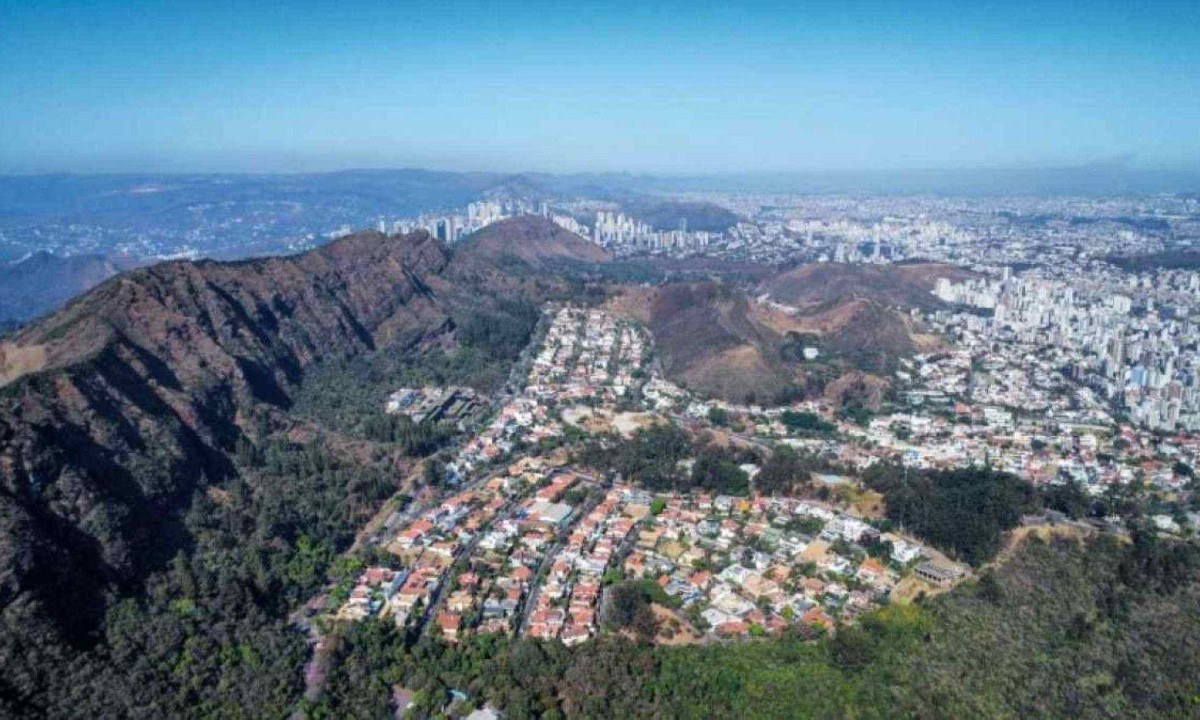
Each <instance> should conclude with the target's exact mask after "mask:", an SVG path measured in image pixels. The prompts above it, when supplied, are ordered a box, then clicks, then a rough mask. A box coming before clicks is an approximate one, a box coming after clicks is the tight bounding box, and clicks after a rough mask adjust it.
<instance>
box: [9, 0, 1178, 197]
mask: <svg viewBox="0 0 1200 720" xmlns="http://www.w3.org/2000/svg"><path fill="white" fill-rule="evenodd" d="M1197 23H1198V19H1197V13H1196V12H1195V11H1194V9H1191V8H1189V7H1188V6H1186V5H1185V4H1182V3H1151V4H1147V5H1142V6H1139V7H1136V8H1135V7H1127V6H1124V5H1122V4H1119V3H1106V4H1102V5H1096V6H1092V7H1089V8H1088V12H1087V13H1086V14H1085V13H1082V12H1079V11H1078V9H1077V8H1074V7H1072V6H1071V5H1070V4H1068V3H1040V4H1037V5H1032V4H1023V5H1022V6H1019V7H1004V8H954V7H951V6H949V5H946V4H937V3H925V4H922V5H921V6H920V7H909V8H905V9H903V10H902V11H901V10H892V9H889V8H886V7H883V6H882V5H881V4H875V3H866V4H862V5H859V6H855V7H850V8H834V7H832V6H830V7H819V6H818V7H807V8H779V7H770V6H767V5H764V4H749V5H743V6H740V7H737V8H729V7H715V6H702V7H692V6H686V7H685V6H673V5H659V6H656V7H654V8H638V7H634V6H628V7H618V8H613V7H611V6H605V7H604V8H603V9H601V8H598V7H596V8H573V9H571V10H570V11H569V12H566V11H563V10H562V9H559V8H552V7H549V6H545V7H539V6H536V5H533V4H510V3H500V4H488V5H483V4H464V3H451V4H448V5H446V6H439V7H438V8H427V7H417V6H412V5H403V4H402V5H395V4H392V5H384V4H372V3H355V4H353V5H352V6H349V7H341V8H339V9H337V10H336V11H330V10H324V9H318V8H317V7H316V6H306V5H304V4H300V5H291V6H289V7H277V8H233V7H227V6H220V5H210V4H205V5H203V6H200V5H189V6H183V7H170V8H168V7H165V6H163V5H162V4H160V3H140V4H134V5H119V6H118V5H116V4H113V3H97V4H93V5H91V6H88V7H76V6H74V5H71V4H62V3H24V4H20V5H18V4H16V3H4V4H3V5H0V28H2V29H0V64H2V65H3V66H4V67H5V68H6V70H5V71H4V72H3V73H0V132H3V133H4V136H5V137H6V138H7V142H6V143H4V144H3V147H2V148H0V173H31V172H64V171H65V172H125V171H196V172H209V171H258V172H269V171H318V170H331V169H344V168H350V167H397V166H426V167H437V168H444V169H453V170H465V169H470V170H499V169H503V170H513V171H546V172H611V171H624V170H628V171H632V172H637V173H666V174H681V173H704V174H712V173H717V174H723V173H746V172H829V171H847V170H854V171H874V172H886V171H899V170H922V169H961V168H1010V169H1011V168H1031V167H1072V166H1080V165H1089V164H1093V163H1111V162H1113V161H1114V160H1118V161H1120V162H1124V163H1127V164H1129V165H1130V166H1132V167H1134V168H1139V169H1174V170H1179V169H1192V168H1195V167H1196V166H1197V165H1198V164H1200V141H1198V140H1197V139H1196V134H1195V132H1194V131H1193V129H1194V125H1195V118H1196V117H1200V49H1198V47H1197V45H1196V43H1194V41H1193V39H1194V37H1195V36H1196V32H1197V29H1198V28H1197Z"/></svg>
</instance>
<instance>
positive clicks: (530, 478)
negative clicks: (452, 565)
mask: <svg viewBox="0 0 1200 720" xmlns="http://www.w3.org/2000/svg"><path fill="white" fill-rule="evenodd" d="M508 472H509V476H510V477H512V478H517V479H518V480H519V482H521V483H522V484H523V485H525V486H530V487H535V488H536V489H535V491H534V492H533V494H532V495H530V496H526V497H523V499H522V500H521V501H520V502H519V503H517V504H516V506H515V509H514V512H512V513H511V514H509V515H507V516H505V517H503V518H501V519H499V520H498V521H497V522H495V523H493V524H492V525H491V526H490V527H489V528H488V529H487V530H486V531H485V532H484V533H482V535H481V536H480V538H479V541H478V543H477V544H476V545H475V547H474V552H473V553H472V554H471V555H470V556H469V557H468V558H467V560H466V563H465V567H464V568H463V571H462V572H461V573H459V574H458V575H457V576H456V577H455V578H454V579H453V580H452V581H451V583H452V587H453V592H452V593H451V594H450V596H449V598H448V601H447V603H446V607H445V609H444V610H443V611H442V612H441V613H439V615H438V626H439V627H440V629H441V632H442V637H443V638H444V639H446V640H448V641H451V642H454V641H457V640H458V639H459V638H461V637H462V636H463V635H464V634H467V633H472V632H474V633H494V634H505V635H507V634H512V633H514V632H515V631H516V630H517V624H518V623H519V621H520V619H521V617H522V610H523V608H524V607H525V604H526V602H527V600H528V598H529V597H530V593H531V592H533V590H534V585H535V581H536V578H537V576H538V574H539V572H540V570H541V568H542V567H543V566H544V565H545V563H546V558H547V557H548V555H549V554H550V553H551V552H552V548H553V547H554V546H555V544H556V543H557V542H558V541H559V538H560V536H561V533H562V532H563V530H564V528H565V527H566V526H567V524H568V523H569V522H570V521H571V519H572V518H573V517H574V515H575V512H576V508H575V506H573V505H571V504H569V503H566V502H563V499H564V498H563V496H564V495H565V494H566V493H567V492H568V491H569V490H571V489H572V488H573V487H575V486H576V485H577V484H578V483H579V482H580V478H579V476H578V475H576V474H575V473H572V472H570V471H565V470H552V471H550V472H549V473H546V472H545V470H544V467H543V466H541V465H540V463H538V462H537V461H536V459H534V458H529V459H527V460H525V461H522V462H519V463H515V464H513V465H512V466H511V467H510V468H509V471H508Z"/></svg>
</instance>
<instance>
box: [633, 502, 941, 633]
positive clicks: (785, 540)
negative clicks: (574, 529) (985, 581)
mask: <svg viewBox="0 0 1200 720" xmlns="http://www.w3.org/2000/svg"><path fill="white" fill-rule="evenodd" d="M868 547H869V548H871V549H872V550H873V552H869V551H868ZM926 556H930V557H934V556H936V553H931V551H929V550H928V549H926V548H924V547H922V546H921V545H919V544H917V543H916V542H915V541H913V540H911V539H906V538H901V537H899V536H896V535H892V534H887V535H884V536H881V535H880V533H879V532H878V531H877V530H876V529H875V528H874V527H873V526H871V525H870V524H868V523H867V522H864V521H863V520H861V519H858V518H855V517H851V516H848V515H845V514H843V513H840V512H838V511H836V510H834V509H832V508H829V507H825V506H823V505H820V504H817V503H814V502H808V501H803V500H795V499H791V498H774V497H759V498H754V499H745V498H734V497H727V496H717V497H709V496H704V495H697V496H673V497H669V498H666V499H665V503H664V504H663V505H662V506H661V508H660V512H658V513H657V514H655V515H651V516H650V517H648V518H647V520H646V522H645V523H644V525H643V527H642V528H641V529H640V531H639V532H638V534H637V541H636V543H635V545H634V549H633V551H632V552H631V553H630V554H629V556H628V557H627V558H626V559H625V562H624V566H623V567H624V571H625V574H626V576H633V577H647V578H652V579H654V580H655V581H657V582H658V584H659V585H660V586H661V587H662V589H663V591H664V592H665V593H666V594H667V595H668V596H670V597H672V598H674V600H675V602H676V603H677V605H678V607H679V608H681V609H682V610H683V611H684V613H685V615H686V616H687V617H688V618H690V619H691V620H692V622H693V623H694V624H696V625H697V626H698V627H697V629H699V630H702V631H707V632H709V633H711V634H713V635H716V636H721V637H730V636H741V635H746V634H751V633H755V634H757V633H771V632H779V631H782V630H783V629H784V628H787V627H788V626H791V625H793V624H795V623H804V624H807V625H815V626H821V627H825V628H832V627H834V625H835V624H836V623H838V622H842V621H847V620H850V619H853V618H854V617H855V616H857V615H859V614H860V613H862V612H865V611H867V610H870V609H872V608H874V607H877V606H878V605H879V603H880V602H883V601H885V600H886V599H887V598H888V597H889V594H890V593H891V591H892V590H893V589H894V588H895V587H896V586H897V584H898V583H899V582H900V580H901V578H902V577H904V576H905V575H908V574H911V572H912V570H913V568H914V566H915V565H918V564H920V562H921V559H922V558H923V557H926ZM937 557H938V558H939V559H938V562H937V563H936V565H937V567H945V568H951V567H953V566H951V564H949V563H947V562H945V561H944V560H942V559H941V558H940V556H937ZM948 572H954V573H956V576H955V577H961V576H962V573H963V570H962V568H958V567H953V570H948Z"/></svg>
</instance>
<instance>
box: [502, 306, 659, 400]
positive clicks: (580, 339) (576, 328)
mask: <svg viewBox="0 0 1200 720" xmlns="http://www.w3.org/2000/svg"><path fill="white" fill-rule="evenodd" d="M648 346H649V340H648V338H647V336H646V331H645V330H644V329H642V328H640V327H638V326H637V325H635V324H633V323H631V322H628V321H625V320H619V319H618V318H616V317H615V316H613V315H611V314H610V313H606V312H604V311H601V310H586V309H581V308H573V307H564V308H561V309H559V310H558V312H557V313H556V314H555V316H554V320H553V321H552V322H551V324H550V327H549V329H548V330H547V331H546V338H545V341H544V342H543V344H542V349H541V352H539V353H538V355H537V356H536V357H535V358H534V361H533V366H532V367H531V368H530V371H529V384H528V386H527V388H526V394H527V395H529V396H531V397H535V398H538V399H540V400H555V401H558V402H562V403H569V402H572V401H579V400H588V399H595V400H599V401H601V402H606V403H614V402H616V401H617V400H618V399H620V398H621V397H624V396H625V395H626V394H627V393H628V392H629V389H630V388H631V387H633V386H634V385H635V384H637V383H638V381H639V378H638V377H635V374H636V373H637V371H638V370H639V368H641V367H642V365H643V364H644V362H645V360H646V357H645V356H646V351H647V349H648Z"/></svg>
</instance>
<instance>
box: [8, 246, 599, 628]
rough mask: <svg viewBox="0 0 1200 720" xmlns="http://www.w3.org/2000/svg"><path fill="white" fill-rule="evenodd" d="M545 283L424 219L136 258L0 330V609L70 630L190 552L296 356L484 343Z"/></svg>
mask: <svg viewBox="0 0 1200 720" xmlns="http://www.w3.org/2000/svg"><path fill="white" fill-rule="evenodd" d="M568 235H569V234H568ZM570 238H574V236H570ZM570 238H568V241H567V242H568V245H567V246H568V247H569V243H570ZM517 242H523V238H519V239H518V240H517ZM547 242H557V243H560V244H561V243H562V242H563V241H562V239H561V238H558V237H557V236H556V234H555V235H551V237H550V239H549V240H548V241H547ZM579 242H580V243H583V242H584V241H582V240H580V241H579ZM519 252H520V253H521V255H522V256H523V257H524V258H525V259H526V260H527V261H528V262H529V263H531V264H537V263H539V262H542V260H543V257H544V256H543V253H546V254H549V255H552V256H554V257H559V256H560V253H558V252H557V251H556V249H555V248H554V247H552V246H550V245H547V244H541V245H535V247H534V249H533V250H532V251H530V250H528V249H527V248H525V247H520V248H519ZM558 285H559V283H558V281H557V280H555V279H554V278H545V277H539V278H536V279H523V278H521V277H513V276H511V275H506V274H504V273H502V272H500V271H497V270H496V269H494V268H488V267H480V266H478V265H477V264H475V263H473V262H472V261H471V260H470V258H469V256H464V258H462V259H459V258H456V257H452V255H451V254H450V253H449V252H448V251H447V249H446V248H445V247H444V246H443V245H441V244H440V243H439V242H437V241H436V240H434V239H432V238H430V237H429V235H428V234H426V233H416V234H413V235H408V236H403V237H387V236H383V235H380V234H378V233H374V232H366V233H360V234H358V235H354V236H350V237H347V238H344V239H342V240H339V241H337V242H334V243H331V244H329V245H327V246H325V247H323V248H321V249H318V250H314V251H312V252H309V253H306V254H303V255H298V256H291V257H282V258H266V259H261V260H252V261H243V262H235V263H221V262H212V261H205V262H184V261H179V262H169V263H163V264H160V265H156V266H153V267H149V268H144V269H140V270H135V271H132V272H128V273H125V274H122V275H119V276H117V277H115V278H112V279H111V280H109V281H107V282H105V283H103V284H102V285H100V286H99V287H97V288H95V289H93V290H92V291H91V292H89V293H87V294H85V295H83V296H82V297H80V298H78V299H77V300H75V301H73V302H71V303H70V304H69V305H68V306H67V307H65V308H64V309H62V310H61V311H59V312H57V313H55V314H53V315H51V316H49V317H47V318H45V319H43V320H42V321H41V322H38V323H36V324H33V325H31V326H28V327H26V328H23V329H21V330H19V331H17V332H16V333H15V334H13V335H12V336H11V337H8V338H6V339H5V340H3V341H0V606H2V607H4V610H5V612H10V611H11V612H20V613H22V616H29V617H48V618H52V619H53V620H54V627H56V628H59V629H61V630H62V631H63V632H64V633H65V637H67V638H68V639H70V640H71V641H72V642H79V641H84V639H86V638H87V637H89V636H90V634H91V633H92V631H93V630H94V629H95V628H96V627H97V626H98V624H99V623H100V622H101V620H102V618H103V616H104V613H105V612H106V609H107V605H108V601H109V599H110V598H111V597H113V596H115V595H117V594H121V593H123V592H126V591H130V590H132V589H133V588H135V587H136V586H137V583H138V582H140V580H141V579H142V578H143V577H145V575H146V573H147V572H150V571H152V570H154V569H156V568H161V567H162V566H163V565H164V563H166V562H167V561H168V560H169V559H170V558H171V557H172V556H174V555H175V554H176V552H178V551H179V550H180V549H182V548H185V547H187V546H188V544H189V542H190V537H189V534H188V533H187V531H186V530H185V528H184V527H183V526H182V524H181V517H182V514H183V513H184V512H185V511H186V510H187V508H188V507H190V506H191V505H192V504H193V498H194V496H195V494H196V493H197V492H200V491H204V490H205V489H206V488H209V487H212V486H213V485H214V484H219V483H222V482H224V481H226V480H227V479H229V478H232V477H235V476H236V474H237V469H236V468H235V465H234V463H233V460H232V455H233V452H234V450H235V449H236V447H237V446H238V443H239V442H240V441H241V440H242V439H243V438H244V437H245V436H246V434H247V429H248V428H247V424H248V423H249V421H250V418H252V417H259V418H261V417H262V415H263V411H266V412H267V413H272V412H277V411H281V410H286V409H288V408H289V407H290V406H291V405H292V403H293V401H294V398H295V397H296V392H297V389H298V387H299V385H300V383H301V382H302V380H303V379H304V378H305V375H306V372H307V371H308V369H309V368H311V367H313V366H315V365H317V364H319V363H322V362H324V361H327V360H333V359H337V358H342V357H347V356H354V355H360V354H364V353H378V352H381V351H386V352H388V353H392V354H404V355H405V356H409V357H412V356H416V355H418V354H421V353H422V352H424V351H425V350H426V349H432V348H453V347H455V346H456V345H457V344H458V342H459V340H460V336H466V337H468V338H469V341H471V342H487V341H489V340H490V339H492V335H494V333H492V332H491V329H492V328H495V327H500V326H506V322H505V320H506V316H505V314H506V313H517V314H518V315H520V316H521V317H520V319H519V322H515V323H508V324H512V325H514V326H515V325H524V326H526V327H527V324H526V320H525V318H526V316H527V315H528V313H529V312H531V311H532V312H535V313H536V310H534V309H533V308H535V307H536V305H535V303H536V302H538V301H540V300H541V299H543V298H544V297H546V296H548V295H546V294H547V293H552V292H553V291H554V288H556V287H558ZM501 339H503V340H504V341H505V342H508V341H509V339H508V338H501ZM520 344H521V345H523V341H522V342H521V343H520ZM67 587H69V588H71V591H70V592H69V593H64V592H63V591H62V589H63V588H67Z"/></svg>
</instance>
